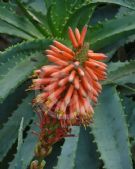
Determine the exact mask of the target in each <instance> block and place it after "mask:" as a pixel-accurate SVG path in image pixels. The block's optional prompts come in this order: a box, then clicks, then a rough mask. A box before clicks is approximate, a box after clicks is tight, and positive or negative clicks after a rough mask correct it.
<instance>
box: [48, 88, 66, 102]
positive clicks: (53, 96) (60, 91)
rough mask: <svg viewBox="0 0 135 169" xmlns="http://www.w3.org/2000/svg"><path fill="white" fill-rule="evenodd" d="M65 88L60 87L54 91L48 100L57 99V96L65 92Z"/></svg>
mask: <svg viewBox="0 0 135 169" xmlns="http://www.w3.org/2000/svg"><path fill="white" fill-rule="evenodd" d="M65 88H66V86H62V87H61V88H58V89H57V90H56V91H54V92H53V93H52V94H51V95H50V96H49V99H50V100H53V99H57V96H58V95H60V94H61V93H62V92H63V91H64V90H65Z"/></svg>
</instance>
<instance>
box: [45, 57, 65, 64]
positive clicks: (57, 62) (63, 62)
mask: <svg viewBox="0 0 135 169" xmlns="http://www.w3.org/2000/svg"><path fill="white" fill-rule="evenodd" d="M47 57H48V59H49V61H51V62H54V63H55V64H57V65H60V66H67V65H68V62H65V61H62V60H61V59H58V58H56V57H54V56H52V55H47Z"/></svg>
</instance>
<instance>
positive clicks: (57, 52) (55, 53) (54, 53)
mask: <svg viewBox="0 0 135 169" xmlns="http://www.w3.org/2000/svg"><path fill="white" fill-rule="evenodd" d="M50 47H51V48H52V50H46V53H47V54H48V55H52V56H55V57H57V58H59V59H61V60H64V61H69V60H71V58H73V57H71V56H70V58H69V57H68V56H66V57H65V55H64V54H63V53H64V52H63V51H60V50H59V49H57V48H56V47H55V46H52V45H51V46H50Z"/></svg>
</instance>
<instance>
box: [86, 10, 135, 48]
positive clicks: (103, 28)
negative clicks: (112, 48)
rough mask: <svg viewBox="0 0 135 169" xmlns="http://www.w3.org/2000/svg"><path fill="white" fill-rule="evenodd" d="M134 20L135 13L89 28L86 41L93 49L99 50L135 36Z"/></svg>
mask: <svg viewBox="0 0 135 169" xmlns="http://www.w3.org/2000/svg"><path fill="white" fill-rule="evenodd" d="M134 18H135V12H134V13H132V14H128V15H127V16H122V17H118V18H115V19H112V20H108V21H104V22H102V23H100V24H96V25H95V26H91V27H89V28H88V32H87V37H86V39H87V41H90V45H91V48H93V49H95V50H99V49H101V48H103V47H106V46H107V45H110V44H113V43H114V42H116V41H118V40H121V39H122V38H124V39H125V38H126V37H128V36H130V35H132V34H135V22H134Z"/></svg>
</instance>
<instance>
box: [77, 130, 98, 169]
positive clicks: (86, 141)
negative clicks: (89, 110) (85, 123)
mask: <svg viewBox="0 0 135 169" xmlns="http://www.w3.org/2000/svg"><path fill="white" fill-rule="evenodd" d="M89 132H90V130H89V129H88V128H86V129H85V128H84V127H81V130H80V136H79V142H78V147H77V152H76V159H75V168H74V169H98V168H99V160H98V155H97V152H96V149H97V147H96V144H94V143H93V140H94V138H93V136H92V134H89Z"/></svg>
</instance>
